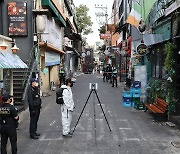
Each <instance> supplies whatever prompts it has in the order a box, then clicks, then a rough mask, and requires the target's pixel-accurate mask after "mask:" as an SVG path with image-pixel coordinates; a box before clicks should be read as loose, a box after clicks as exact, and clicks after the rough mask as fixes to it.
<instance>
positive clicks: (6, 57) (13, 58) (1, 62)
mask: <svg viewBox="0 0 180 154" xmlns="http://www.w3.org/2000/svg"><path fill="white" fill-rule="evenodd" d="M9 68H28V67H27V65H26V64H25V63H24V62H23V61H22V60H21V59H20V58H19V57H18V56H17V55H15V54H10V53H4V52H0V69H9Z"/></svg>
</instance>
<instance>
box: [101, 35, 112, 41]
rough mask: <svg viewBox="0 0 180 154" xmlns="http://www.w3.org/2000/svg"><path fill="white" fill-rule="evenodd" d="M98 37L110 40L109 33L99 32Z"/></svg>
mask: <svg viewBox="0 0 180 154" xmlns="http://www.w3.org/2000/svg"><path fill="white" fill-rule="evenodd" d="M100 39H103V40H110V39H111V34H100Z"/></svg>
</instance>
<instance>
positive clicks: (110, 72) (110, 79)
mask: <svg viewBox="0 0 180 154" xmlns="http://www.w3.org/2000/svg"><path fill="white" fill-rule="evenodd" d="M108 79H109V83H112V67H111V65H109V66H108Z"/></svg>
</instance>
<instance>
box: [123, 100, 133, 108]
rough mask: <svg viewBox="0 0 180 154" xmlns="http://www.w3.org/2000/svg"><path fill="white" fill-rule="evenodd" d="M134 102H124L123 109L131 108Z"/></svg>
mask: <svg viewBox="0 0 180 154" xmlns="http://www.w3.org/2000/svg"><path fill="white" fill-rule="evenodd" d="M131 103H132V102H124V101H123V103H122V105H123V107H131Z"/></svg>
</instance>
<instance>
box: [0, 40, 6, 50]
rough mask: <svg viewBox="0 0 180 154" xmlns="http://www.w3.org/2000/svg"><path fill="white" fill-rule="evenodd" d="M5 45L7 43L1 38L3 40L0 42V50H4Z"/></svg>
mask: <svg viewBox="0 0 180 154" xmlns="http://www.w3.org/2000/svg"><path fill="white" fill-rule="evenodd" d="M7 47H8V45H7V44H6V43H5V42H4V40H3V42H2V43H1V44H0V48H1V50H6V49H7Z"/></svg>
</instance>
